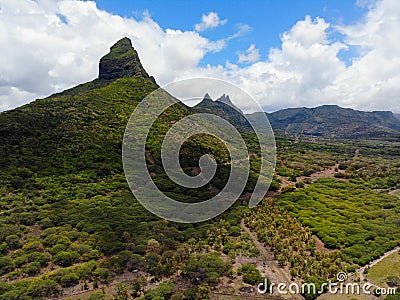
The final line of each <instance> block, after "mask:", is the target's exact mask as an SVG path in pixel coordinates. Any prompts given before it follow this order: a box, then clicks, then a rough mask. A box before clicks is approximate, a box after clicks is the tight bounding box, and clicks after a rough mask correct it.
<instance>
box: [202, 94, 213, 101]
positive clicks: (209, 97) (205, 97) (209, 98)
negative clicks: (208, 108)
mask: <svg viewBox="0 0 400 300" xmlns="http://www.w3.org/2000/svg"><path fill="white" fill-rule="evenodd" d="M203 100H212V98H211V96H210V95H209V94H208V93H206V94H205V95H204V97H203Z"/></svg>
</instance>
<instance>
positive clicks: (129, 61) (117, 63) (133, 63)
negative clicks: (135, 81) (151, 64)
mask: <svg viewBox="0 0 400 300" xmlns="http://www.w3.org/2000/svg"><path fill="white" fill-rule="evenodd" d="M132 76H143V77H145V78H150V76H149V75H148V74H147V72H146V70H145V69H144V68H143V66H142V64H141V62H140V59H139V55H138V54H137V52H136V50H135V49H134V48H133V46H132V42H131V40H130V39H129V38H127V37H124V38H123V39H121V40H119V41H118V42H117V43H115V44H114V45H113V46H112V47H111V48H110V52H109V53H108V54H106V55H105V56H103V57H102V58H101V59H100V64H99V79H106V80H115V79H119V78H123V77H132Z"/></svg>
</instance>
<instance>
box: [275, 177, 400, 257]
mask: <svg viewBox="0 0 400 300" xmlns="http://www.w3.org/2000/svg"><path fill="white" fill-rule="evenodd" d="M278 201H279V204H280V205H281V206H282V207H284V208H285V209H286V210H287V211H288V212H290V214H292V215H293V216H295V217H296V218H298V219H299V220H300V221H301V222H302V223H303V224H304V225H305V226H308V227H309V228H310V229H311V231H312V232H313V233H314V234H316V235H318V237H319V238H320V239H321V240H322V241H323V242H324V244H325V246H326V247H328V248H331V249H340V250H342V252H343V255H344V258H345V260H346V261H348V262H350V263H355V264H359V265H365V264H366V263H368V262H369V261H371V260H373V259H376V258H378V257H380V256H381V255H382V254H383V253H384V252H386V251H388V250H390V249H393V248H394V247H396V246H398V245H400V232H399V230H398V228H399V224H400V223H399V222H400V219H399V216H400V207H399V203H398V199H397V198H396V197H394V196H391V195H388V194H382V193H379V192H375V191H373V190H368V189H367V188H365V187H362V186H361V187H360V186H359V185H357V184H354V183H349V182H339V181H336V180H333V179H320V180H319V181H318V182H316V183H315V184H313V185H311V186H310V187H308V188H306V189H304V190H299V191H296V192H294V193H287V194H283V195H282V196H280V197H279V200H278Z"/></svg>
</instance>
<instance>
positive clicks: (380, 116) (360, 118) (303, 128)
mask: <svg viewBox="0 0 400 300" xmlns="http://www.w3.org/2000/svg"><path fill="white" fill-rule="evenodd" d="M221 99H222V100H221ZM194 109H195V110H196V111H198V112H200V111H202V112H210V113H214V114H216V115H218V116H220V117H223V118H225V119H227V120H229V121H230V122H231V123H233V124H235V125H236V126H238V128H240V129H242V130H249V129H250V124H249V122H248V121H247V119H246V118H245V117H244V115H242V113H241V110H240V109H238V108H237V107H236V106H235V105H234V104H233V103H232V101H231V100H230V98H229V96H228V95H222V96H221V97H220V98H218V99H217V100H215V101H213V100H212V99H211V97H210V96H209V95H208V94H206V95H205V96H204V99H203V101H202V102H200V103H199V104H197V105H196V106H195V107H194ZM262 114H266V115H267V117H268V119H269V122H270V123H271V126H272V128H273V130H274V131H275V132H276V133H284V134H301V135H305V136H315V137H325V138H363V139H368V138H399V137H400V115H395V114H393V113H392V112H390V111H373V112H365V111H358V110H354V109H351V108H342V107H340V106H337V105H323V106H318V107H315V108H306V107H301V108H287V109H283V110H279V111H276V112H273V113H262V112H257V113H253V114H249V115H246V117H247V118H248V119H249V120H251V121H253V122H259V120H261V116H262Z"/></svg>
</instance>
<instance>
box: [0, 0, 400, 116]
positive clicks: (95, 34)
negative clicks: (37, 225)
mask: <svg viewBox="0 0 400 300" xmlns="http://www.w3.org/2000/svg"><path fill="white" fill-rule="evenodd" d="M399 15H400V1H398V0H354V1H351V0H339V1H333V0H330V1H327V0H322V1H317V0H279V1H278V0H274V1H272V0H271V1H251V2H250V3H249V1H238V0H233V1H222V0H214V1H210V0H201V1H181V0H179V1H149V0H144V1H127V0H97V1H87V0H19V1H15V0H0V28H1V34H0V48H1V49H2V55H1V56H0V111H4V110H8V109H12V108H15V107H18V106H21V105H23V104H25V103H28V102H30V101H32V100H34V99H37V98H40V97H46V96H48V95H50V94H52V93H54V92H59V91H62V90H64V89H66V88H70V87H73V86H75V85H77V84H80V83H82V82H87V81H90V80H93V79H94V78H96V77H97V75H98V61H99V59H100V58H101V57H102V56H103V55H105V54H106V53H107V52H108V51H109V47H110V46H111V45H112V44H113V43H115V42H116V41H117V40H119V39H120V38H122V37H124V36H127V37H129V38H130V39H131V40H132V43H133V45H134V47H135V49H136V50H137V51H138V53H139V57H140V60H141V62H142V64H143V66H144V67H145V69H146V70H147V71H148V73H149V74H151V75H153V76H154V77H155V79H156V80H157V82H158V83H159V84H160V85H164V84H167V83H170V82H174V81H177V80H181V79H186V78H193V77H211V78H217V79H222V80H225V81H228V82H231V83H232V84H235V85H237V86H239V87H240V88H242V89H243V90H245V91H247V92H248V93H249V94H250V95H251V96H252V97H253V98H254V99H255V100H256V101H257V102H258V103H259V104H260V105H261V107H262V108H263V110H265V111H275V110H278V109H282V108H287V107H303V106H305V107H315V106H319V105H323V104H336V105H340V106H342V107H349V108H354V109H359V110H366V111H372V110H391V111H394V112H400V101H399V98H400V31H399V30H398V28H400V18H399ZM227 92H229V91H227ZM211 96H212V97H214V98H215V97H219V96H220V95H211ZM231 100H232V101H233V102H234V103H235V104H236V105H238V106H239V107H240V108H241V109H242V110H244V111H245V112H251V111H252V110H253V109H254V108H253V107H250V106H249V105H248V103H246V101H244V100H243V99H240V98H238V97H233V96H231Z"/></svg>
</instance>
